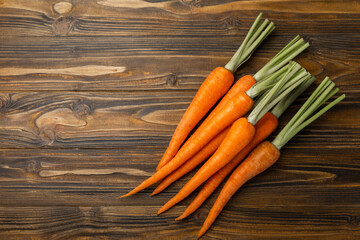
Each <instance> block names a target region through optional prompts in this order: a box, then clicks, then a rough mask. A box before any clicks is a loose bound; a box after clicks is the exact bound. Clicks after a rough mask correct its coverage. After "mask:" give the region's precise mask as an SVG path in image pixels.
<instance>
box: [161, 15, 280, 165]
mask: <svg viewBox="0 0 360 240" xmlns="http://www.w3.org/2000/svg"><path fill="white" fill-rule="evenodd" d="M261 16H262V13H260V14H259V16H258V17H257V18H256V20H255V22H254V23H253V25H252V26H251V28H250V30H249V32H248V34H247V36H246V37H245V39H244V41H243V43H242V44H241V46H240V47H239V49H238V51H237V52H236V53H235V55H234V56H233V58H232V59H231V60H230V61H229V63H228V64H226V66H225V67H217V68H215V69H214V70H213V71H212V72H211V73H210V75H209V76H208V77H207V78H206V79H205V81H204V82H203V83H202V85H201V87H200V88H199V90H198V92H197V93H196V95H195V97H194V99H193V100H192V102H191V103H190V106H189V107H188V109H187V110H186V112H185V114H184V115H183V117H182V119H181V120H180V122H179V124H178V126H177V128H176V130H175V132H174V135H173V137H172V138H171V140H170V143H169V146H168V148H167V149H166V151H165V154H164V155H163V157H162V159H161V160H160V162H159V167H158V168H160V166H161V167H162V166H163V165H164V164H165V163H167V162H168V161H169V160H171V159H172V158H173V157H174V156H175V154H176V152H177V151H178V150H179V148H180V146H181V144H182V143H183V142H184V141H185V139H186V137H187V136H188V134H189V133H190V132H191V130H192V129H193V128H194V127H195V126H196V124H197V123H198V122H199V121H200V120H201V119H202V118H203V117H204V116H205V115H206V113H207V112H208V111H209V110H210V109H211V108H212V107H213V106H214V105H215V103H216V102H217V101H218V100H219V99H220V98H221V97H222V96H223V95H224V94H225V93H226V92H227V91H228V89H229V88H230V86H231V85H232V84H233V82H234V75H233V73H234V72H235V71H236V69H237V68H238V67H239V66H240V65H241V64H243V63H244V62H245V61H246V60H247V59H248V58H249V57H250V56H251V55H252V53H253V52H254V51H255V49H256V48H257V47H258V46H259V44H260V43H261V42H262V41H263V40H264V39H265V38H266V37H267V36H268V35H269V34H270V33H271V32H272V31H273V30H274V28H275V27H274V23H272V22H271V23H269V21H268V20H267V19H266V20H265V21H264V22H263V23H260V18H261ZM268 23H269V24H268ZM266 26H267V27H266ZM265 27H266V28H265Z"/></svg>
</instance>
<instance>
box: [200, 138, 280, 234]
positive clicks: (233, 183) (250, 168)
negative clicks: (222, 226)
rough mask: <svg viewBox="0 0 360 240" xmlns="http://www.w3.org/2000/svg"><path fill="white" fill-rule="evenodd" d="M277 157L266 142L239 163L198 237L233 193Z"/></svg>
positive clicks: (274, 150) (278, 154)
mask: <svg viewBox="0 0 360 240" xmlns="http://www.w3.org/2000/svg"><path fill="white" fill-rule="evenodd" d="M279 156H280V152H279V150H278V149H277V148H276V147H274V146H273V145H272V144H271V143H270V142H267V141H266V142H263V143H261V144H260V145H259V146H257V147H256V148H255V149H254V150H253V151H252V152H251V154H250V155H249V157H247V158H246V159H245V160H244V161H243V162H242V163H241V165H240V166H241V168H240V167H239V168H237V169H236V170H235V171H234V173H233V174H232V175H231V176H230V178H229V180H228V181H227V182H226V184H225V186H224V188H223V189H222V190H221V192H220V194H219V197H218V198H217V200H216V202H215V204H214V206H213V207H212V208H211V210H210V212H209V215H208V217H207V218H206V220H205V222H204V224H203V226H202V228H201V230H200V233H199V235H198V237H201V236H202V235H203V234H204V233H205V232H206V231H207V230H208V229H209V228H210V226H211V225H212V223H213V222H214V221H215V219H216V217H217V216H218V215H219V214H220V212H221V210H222V209H223V207H224V206H225V205H226V203H227V202H228V201H229V200H230V198H231V197H232V196H233V195H234V193H235V192H236V191H237V190H238V189H239V188H240V187H241V186H242V185H243V184H244V183H245V182H247V181H248V180H249V179H251V178H253V177H254V176H256V175H258V174H259V173H261V172H263V171H264V170H266V169H267V168H268V167H270V166H271V165H273V164H274V163H275V162H276V160H277V159H278V158H279Z"/></svg>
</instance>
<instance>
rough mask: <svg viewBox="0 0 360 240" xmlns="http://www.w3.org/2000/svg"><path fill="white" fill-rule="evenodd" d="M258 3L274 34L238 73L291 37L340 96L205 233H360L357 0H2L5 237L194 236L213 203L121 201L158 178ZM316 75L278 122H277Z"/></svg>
mask: <svg viewBox="0 0 360 240" xmlns="http://www.w3.org/2000/svg"><path fill="white" fill-rule="evenodd" d="M259 11H264V16H266V17H267V18H269V19H271V20H272V21H274V22H275V25H276V27H277V28H276V30H275V31H274V32H273V33H272V34H271V36H270V37H269V38H268V39H267V40H266V41H265V42H264V43H263V44H262V45H261V47H260V48H259V49H258V50H257V51H256V53H255V54H254V55H253V58H252V59H250V60H249V61H248V62H247V63H246V64H244V65H243V66H242V68H241V69H240V70H239V71H238V72H237V73H236V74H235V75H236V78H239V77H240V76H242V75H244V74H248V73H250V74H251V73H255V72H256V71H257V70H258V69H259V68H260V67H261V66H263V65H264V64H265V63H266V62H267V61H268V60H269V59H270V58H271V57H272V56H273V55H274V54H275V53H276V52H277V51H278V50H279V49H280V48H281V47H282V46H283V45H284V44H285V43H287V42H288V41H289V40H291V39H292V38H293V37H294V36H295V35H297V34H300V35H301V36H303V37H305V38H306V39H307V40H308V41H310V43H311V47H310V48H309V49H307V50H306V51H305V52H304V53H303V54H301V55H300V56H299V57H298V58H297V59H296V60H297V61H298V62H299V63H300V64H301V65H302V66H304V67H305V68H306V69H307V70H308V71H309V72H311V73H312V74H314V75H315V76H317V79H318V80H317V83H318V82H320V80H321V79H322V78H324V77H325V76H329V77H330V78H331V79H333V80H334V82H335V83H336V84H337V85H338V86H339V87H340V89H341V92H342V93H345V94H346V95H347V98H346V99H345V100H344V101H343V102H342V103H340V104H339V105H338V106H337V107H336V108H334V109H332V110H331V111H329V112H328V113H326V114H325V115H324V116H323V117H321V118H320V119H318V120H317V121H316V122H314V123H313V124H312V125H311V126H309V127H307V128H306V129H305V130H304V131H302V132H300V133H299V134H298V135H297V136H296V137H295V138H294V139H293V140H292V141H291V142H290V143H289V144H288V145H287V146H286V147H285V148H284V149H283V151H282V156H281V158H280V160H279V162H278V163H277V164H276V165H275V166H273V167H272V168H271V169H269V170H268V171H266V172H265V173H263V174H261V175H259V176H258V177H256V178H254V179H253V180H251V181H250V182H249V183H247V184H245V186H244V187H243V188H242V189H241V190H240V191H239V192H238V193H237V194H236V195H235V196H234V197H233V199H232V200H231V201H230V202H229V204H228V205H227V206H226V208H225V209H224V211H223V212H222V214H221V215H220V217H219V218H218V220H217V221H216V222H215V224H214V225H213V227H212V228H211V230H210V231H209V232H208V233H207V234H206V235H205V237H204V239H359V238H360V148H359V146H360V137H359V136H360V111H359V106H360V95H359V93H360V81H359V79H360V74H359V73H360V71H359V70H360V59H359V55H360V27H359V26H360V14H359V12H360V3H359V1H356V0H346V1H338V0H336V1H310V0H305V1H297V0H295V1H290V0H261V1H256V0H249V1H232V0H226V1H220V0H211V1H202V0H134V1H125V0H124V1H118V0H116V1H115V0H91V1H84V0H78V1H72V0H69V1H68V0H67V1H61V0H60V1H46V0H37V1H26V0H13V1H8V0H0V32H1V33H2V34H1V36H0V238H1V239H81V240H82V239H84V240H85V239H194V238H195V237H196V235H197V233H198V230H199V229H200V226H201V225H202V223H203V221H204V219H205V217H206V216H207V213H208V212H209V210H210V208H211V206H212V204H213V203H214V201H215V199H216V195H217V194H218V193H219V190H218V191H217V192H216V194H215V195H214V196H212V197H211V198H210V199H209V200H208V201H207V202H206V203H205V204H204V206H202V207H201V208H200V209H199V210H198V211H197V212H196V213H195V214H193V215H192V216H191V217H190V218H188V219H187V220H185V221H181V222H175V221H173V220H174V219H175V218H176V217H177V216H179V215H180V214H181V213H182V211H184V210H185V208H186V206H187V205H188V204H189V203H190V201H191V200H192V198H193V197H194V195H195V194H196V193H194V194H192V195H191V196H190V197H189V198H187V199H186V200H185V201H183V202H182V203H180V204H179V205H178V206H176V207H175V208H173V209H171V210H170V211H169V212H167V213H166V214H163V215H160V216H156V212H157V210H158V209H159V208H160V207H161V205H162V204H164V203H165V202H166V201H167V200H168V199H169V198H170V197H172V196H173V195H175V194H176V192H177V191H178V190H179V189H180V188H181V187H182V185H183V184H184V183H185V182H186V181H187V180H188V179H189V178H190V177H191V175H192V174H193V173H191V174H190V175H188V176H186V177H184V178H183V179H181V180H180V181H178V182H176V183H175V184H173V185H172V186H171V187H169V189H167V190H166V191H164V192H163V193H162V194H160V195H159V196H156V197H150V196H149V194H150V193H151V192H152V190H153V189H154V187H151V188H149V189H146V190H145V191H143V192H141V193H139V194H136V195H135V196H132V197H131V198H125V199H117V198H116V197H117V196H119V195H122V194H125V193H126V192H128V191H129V190H130V189H131V188H133V187H135V186H136V185H137V184H139V183H140V182H141V181H142V180H144V179H145V178H147V177H148V176H150V175H151V174H152V173H154V169H155V167H156V165H157V162H158V160H159V159H160V158H161V155H162V153H163V152H164V150H165V148H166V146H167V143H168V142H169V140H170V137H171V135H172V133H173V131H174V129H175V127H176V124H177V122H178V121H179V119H180V118H181V116H182V114H183V113H184V111H185V109H186V108H187V106H188V104H189V103H190V101H191V99H192V97H193V96H194V94H195V92H196V90H197V89H198V87H199V86H200V84H201V83H202V81H203V79H204V78H205V77H206V76H207V74H208V73H209V72H210V71H211V70H212V69H213V68H214V67H216V66H223V65H224V64H226V62H227V61H228V59H229V58H230V56H231V55H232V54H233V52H234V51H235V50H236V49H237V47H238V44H239V43H240V42H241V40H242V39H243V38H244V36H245V34H246V31H247V29H248V27H249V25H250V24H251V22H252V20H253V19H254V17H256V15H257V14H258V13H259ZM314 88H315V86H312V87H311V89H309V90H308V91H307V92H306V93H305V94H303V95H302V96H301V97H300V98H299V99H298V100H297V101H296V102H295V103H294V105H293V106H292V107H291V108H290V109H289V111H288V112H287V113H286V114H285V115H284V116H283V117H282V119H281V121H280V127H282V126H284V125H285V123H286V122H287V121H288V120H289V119H290V118H291V116H292V115H293V114H294V113H295V112H296V110H297V109H298V108H299V106H300V105H301V104H302V103H303V102H304V100H305V98H306V97H307V96H309V94H310V92H311V90H313V89H314Z"/></svg>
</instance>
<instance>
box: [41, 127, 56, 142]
mask: <svg viewBox="0 0 360 240" xmlns="http://www.w3.org/2000/svg"><path fill="white" fill-rule="evenodd" d="M39 135H40V139H41V141H42V142H43V143H44V144H45V145H51V144H53V143H54V141H55V131H54V129H53V128H51V127H44V128H43V129H41V130H40V134H39Z"/></svg>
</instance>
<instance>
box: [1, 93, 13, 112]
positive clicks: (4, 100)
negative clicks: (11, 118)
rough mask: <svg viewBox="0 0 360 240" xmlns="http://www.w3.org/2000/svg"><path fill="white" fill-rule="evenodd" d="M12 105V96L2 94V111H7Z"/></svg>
mask: <svg viewBox="0 0 360 240" xmlns="http://www.w3.org/2000/svg"><path fill="white" fill-rule="evenodd" d="M10 104H11V96H10V94H8V93H0V109H6V108H8V107H9V106H10Z"/></svg>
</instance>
